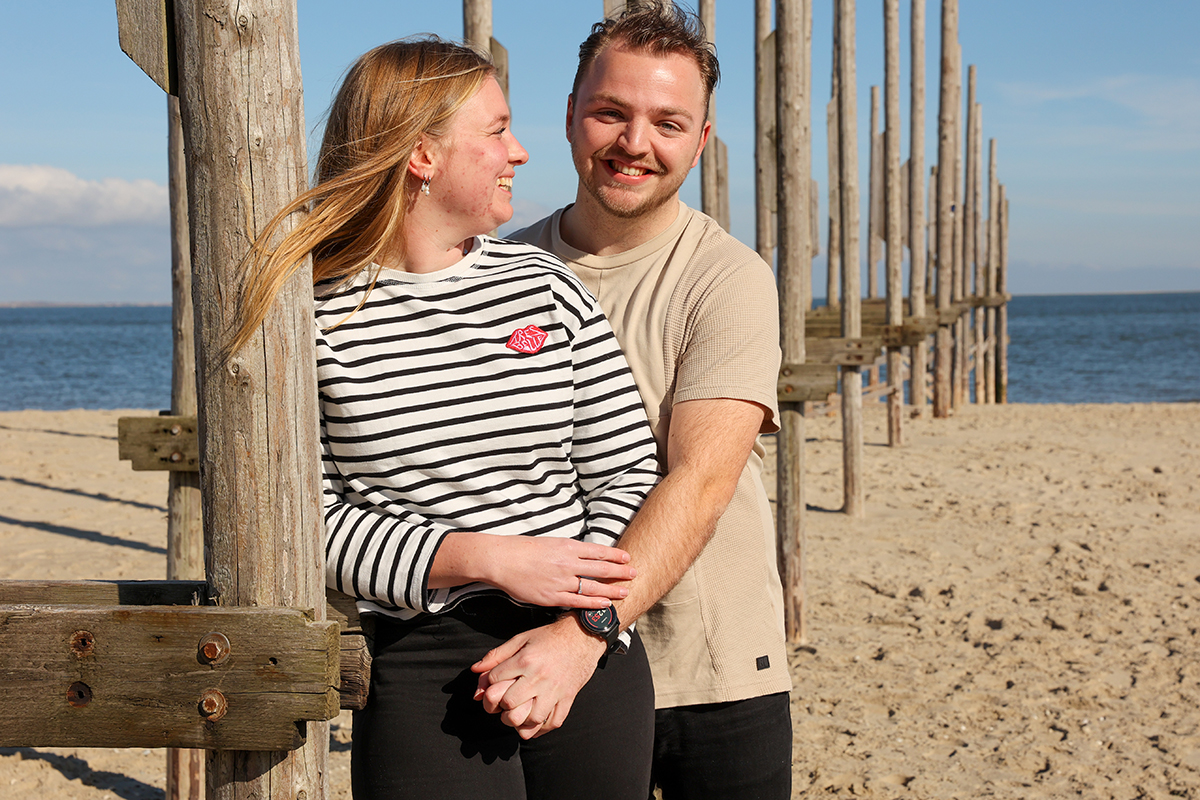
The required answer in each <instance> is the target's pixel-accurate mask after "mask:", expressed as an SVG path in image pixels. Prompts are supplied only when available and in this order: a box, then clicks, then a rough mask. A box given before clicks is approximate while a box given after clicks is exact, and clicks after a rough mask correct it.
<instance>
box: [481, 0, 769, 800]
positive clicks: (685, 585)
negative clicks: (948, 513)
mask: <svg viewBox="0 0 1200 800" xmlns="http://www.w3.org/2000/svg"><path fill="white" fill-rule="evenodd" d="M718 74H719V67H718V64H717V59H716V55H715V53H714V52H713V49H712V47H711V46H710V45H709V44H708V43H707V41H706V39H705V36H704V31H703V27H702V26H701V25H700V23H699V21H698V20H697V19H696V18H695V17H694V15H690V14H685V13H684V12H681V11H679V10H678V9H676V8H675V7H674V6H673V5H671V4H669V3H668V4H665V5H663V6H659V5H657V4H655V5H650V6H647V5H646V4H641V5H639V6H638V7H637V8H635V9H631V10H630V11H628V12H626V13H625V14H623V15H622V16H621V17H620V18H619V19H617V20H607V21H605V22H604V23H599V24H597V25H596V26H594V27H593V32H592V35H591V36H590V37H589V38H588V39H587V40H586V41H585V42H584V44H583V46H582V47H581V48H580V63H579V69H578V72H577V74H576V77H575V85H574V88H573V90H572V93H571V96H570V97H569V98H568V101H567V139H568V140H569V141H570V143H571V152H572V157H573V159H574V162H575V168H576V171H577V172H578V173H579V187H578V190H577V194H576V200H575V203H574V204H573V205H570V206H568V207H567V208H565V209H562V210H560V211H558V212H556V213H554V214H553V215H551V216H550V217H548V218H546V219H544V220H542V221H541V222H538V223H537V224H535V225H533V226H531V227H530V228H527V229H526V230H524V231H521V232H520V233H518V234H517V235H516V237H515V238H519V239H523V240H525V241H528V242H532V243H534V244H537V245H539V246H541V247H543V248H545V249H547V250H549V251H551V252H553V253H555V254H556V255H558V256H559V257H560V258H562V259H563V260H564V261H566V262H567V264H569V265H570V266H571V267H572V269H573V270H574V271H575V272H576V274H578V275H579V277H580V278H581V279H582V280H583V281H584V283H585V284H587V286H588V288H590V289H591V290H592V292H593V293H594V294H596V296H597V297H598V298H599V300H600V304H601V306H602V307H603V308H604V310H605V312H606V313H607V314H608V317H609V321H610V322H611V323H612V326H613V328H614V330H615V331H616V334H617V338H618V339H619V340H620V342H621V345H622V347H623V348H624V350H625V353H626V357H627V358H628V359H629V362H630V367H631V369H632V371H633V374H634V378H635V380H636V382H637V385H638V389H639V391H640V393H641V395H642V400H643V403H644V405H645V408H646V413H647V415H648V417H649V419H650V424H651V427H652V429H653V431H654V435H655V438H656V440H657V442H658V447H659V458H660V461H661V462H662V465H663V467H664V471H665V473H666V477H665V478H664V480H663V481H662V483H661V484H660V485H659V486H658V487H657V488H656V489H655V490H654V491H653V492H652V493H651V495H650V497H649V498H648V499H647V501H646V503H645V505H644V506H643V508H642V510H641V511H640V512H639V514H638V516H637V517H636V519H635V520H634V522H633V524H631V525H630V527H629V529H628V530H627V532H626V534H625V536H624V537H623V538H622V540H621V543H620V546H621V547H622V548H623V549H625V550H627V551H629V553H630V554H631V555H632V556H633V559H632V564H633V565H634V566H635V567H636V568H637V570H638V577H637V578H636V580H634V581H632V582H631V583H629V584H628V588H629V595H628V597H627V598H626V599H624V600H622V601H619V602H617V603H615V604H614V608H615V610H616V613H617V615H618V617H619V619H620V625H621V626H622V627H625V626H628V625H629V624H630V623H632V622H633V621H634V620H635V619H637V620H638V627H637V629H638V631H639V633H640V634H641V636H642V638H643V640H644V642H645V646H646V650H647V652H648V654H649V657H650V664H651V669H652V671H653V676H654V683H655V695H656V698H655V699H656V703H655V704H656V707H657V711H656V730H655V763H654V779H655V781H656V783H657V784H658V785H659V786H660V787H661V788H662V789H663V796H664V797H666V798H669V799H670V798H678V797H682V798H781V799H782V798H788V797H790V794H791V739H792V736H791V714H790V710H789V702H788V693H789V691H790V689H791V678H790V674H789V671H788V664H787V658H786V651H785V647H784V632H783V600H782V589H781V587H780V582H779V576H778V573H777V570H776V566H775V563H776V555H775V536H774V526H773V522H772V517H771V511H770V507H769V505H768V501H767V497H766V492H765V490H764V488H763V485H762V480H761V469H762V461H761V458H762V448H761V447H760V445H759V444H758V438H757V437H758V434H759V433H770V432H774V431H776V430H778V426H777V424H776V422H775V417H776V414H777V402H776V388H775V387H776V380H777V374H778V369H779V359H780V354H779V334H778V306H777V299H776V290H775V283H774V278H773V276H772V274H771V270H770V268H769V267H768V266H767V265H766V264H764V263H763V262H762V260H761V259H759V258H758V256H757V255H756V254H755V253H754V252H753V251H752V250H750V249H749V248H747V247H745V246H744V245H742V244H740V243H739V242H737V241H736V240H734V239H733V238H732V237H731V236H729V235H728V234H727V233H726V232H725V231H723V230H722V229H721V228H720V226H718V225H717V224H716V223H715V222H714V221H713V220H711V219H709V218H708V217H706V216H704V215H703V214H700V213H698V212H696V211H693V210H691V209H689V208H687V207H686V206H684V205H683V204H682V203H681V202H680V200H679V187H680V185H681V184H682V183H683V181H684V178H686V177H687V174H688V172H689V171H690V170H691V169H692V168H693V167H695V166H696V164H697V163H698V161H699V159H700V153H701V151H702V150H703V148H704V145H705V142H706V141H707V139H708V135H709V130H710V128H711V124H710V123H709V122H708V121H707V115H708V102H709V98H710V97H711V95H712V90H713V87H714V86H715V84H716V81H717V78H718ZM710 537H711V538H710ZM693 562H694V563H693ZM581 585H582V584H581ZM660 598H661V599H660ZM604 652H605V642H604V641H603V640H602V639H601V638H600V637H598V636H595V635H591V634H589V632H588V631H586V630H584V628H583V625H582V624H581V623H579V622H578V621H577V620H576V617H575V615H567V616H565V617H563V618H562V619H560V620H559V621H558V622H557V623H555V624H554V625H550V626H547V627H545V628H540V629H536V630H534V631H530V632H528V633H526V634H522V635H521V636H518V637H516V638H514V639H513V640H512V641H510V642H509V643H507V644H506V645H504V646H503V647H501V648H498V649H497V650H495V651H493V652H492V653H489V654H488V655H487V656H486V657H485V658H484V659H483V660H482V661H481V662H480V663H479V664H477V665H476V666H475V669H476V671H477V672H481V673H483V677H482V679H481V681H480V686H481V692H480V695H479V696H480V697H481V699H483V701H484V704H485V706H486V707H488V709H489V710H494V711H499V712H502V718H503V719H504V720H505V722H507V723H508V724H510V725H513V726H514V727H517V728H518V730H519V731H520V732H521V734H522V736H525V737H527V738H528V737H531V736H536V735H540V733H544V732H546V731H547V730H550V729H553V728H556V727H558V726H560V725H561V724H562V722H563V720H564V719H565V718H566V715H567V712H568V711H569V710H570V704H571V700H572V698H573V697H574V694H575V692H577V691H578V688H579V686H581V685H582V684H583V683H584V682H586V680H587V678H588V676H589V675H590V674H591V672H592V670H593V669H594V668H595V665H596V660H597V658H599V657H600V656H602V655H603V654H604ZM612 657H613V658H620V656H619V655H613V656H612ZM569 727H570V726H568V728H569ZM563 733H566V729H564V731H563Z"/></svg>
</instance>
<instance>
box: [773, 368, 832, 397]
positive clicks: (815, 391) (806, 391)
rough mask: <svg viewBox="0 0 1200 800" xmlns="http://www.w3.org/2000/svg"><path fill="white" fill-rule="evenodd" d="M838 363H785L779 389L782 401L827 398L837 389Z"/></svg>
mask: <svg viewBox="0 0 1200 800" xmlns="http://www.w3.org/2000/svg"><path fill="white" fill-rule="evenodd" d="M837 376H838V368H837V365H836V364H784V365H783V366H781V367H780V368H779V383H778V386H777V391H778V393H779V395H778V396H779V402H781V403H802V402H805V401H809V400H825V399H827V398H828V397H829V395H831V394H833V393H834V392H836V391H837Z"/></svg>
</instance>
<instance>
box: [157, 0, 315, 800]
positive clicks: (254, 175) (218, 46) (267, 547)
mask: <svg viewBox="0 0 1200 800" xmlns="http://www.w3.org/2000/svg"><path fill="white" fill-rule="evenodd" d="M174 5H175V30H176V35H177V39H176V41H177V53H178V57H179V66H180V98H179V101H180V110H181V112H182V117H183V131H184V139H185V147H186V152H187V160H188V181H187V183H188V186H187V189H188V216H189V219H190V228H191V254H192V273H193V289H192V298H193V301H194V303H195V314H196V361H197V367H198V372H197V386H198V390H199V391H198V395H199V428H200V431H199V433H200V453H201V472H200V475H201V486H202V489H203V498H204V501H203V505H204V509H203V516H204V526H205V531H204V533H205V545H206V550H207V566H208V570H207V577H208V584H209V594H210V596H211V597H212V598H214V599H215V600H216V602H217V603H218V604H219V605H221V606H289V607H293V608H302V609H312V615H313V618H314V619H318V620H321V619H324V617H325V602H324V582H325V581H324V551H325V547H324V530H323V526H322V520H321V500H320V498H321V485H320V481H321V479H320V443H319V438H318V422H317V417H318V414H317V391H316V359H315V351H314V343H313V307H312V271H311V268H310V267H309V266H308V265H307V264H305V265H304V266H302V268H301V269H300V270H299V271H298V272H297V274H296V275H295V276H294V277H293V278H292V279H291V280H290V281H289V282H288V283H287V284H286V285H285V287H284V289H283V291H282V292H281V293H280V295H279V299H278V300H277V302H276V303H275V305H274V306H273V307H272V309H271V311H270V312H269V313H268V315H267V318H266V319H265V320H264V322H263V324H262V326H261V328H260V331H259V332H258V333H257V334H256V335H255V337H254V338H253V339H252V340H251V342H250V343H249V344H248V345H247V346H246V347H245V348H243V349H242V350H241V351H240V352H238V353H237V354H235V355H234V356H232V357H231V358H229V359H228V360H224V359H222V357H221V345H222V344H223V343H224V338H223V337H225V336H226V335H227V332H228V331H229V330H230V328H231V327H232V326H231V322H232V320H233V317H234V313H235V310H236V309H235V305H234V303H235V298H236V295H237V289H238V287H239V286H240V285H241V284H242V281H243V275H242V273H241V262H242V259H243V257H244V255H245V254H246V251H247V248H248V247H249V244H250V242H251V241H253V240H254V238H255V237H256V236H257V234H258V232H259V231H260V230H261V229H262V227H263V226H264V225H265V224H266V223H267V221H268V220H269V219H270V218H271V216H272V215H273V214H274V213H275V212H276V211H277V210H278V209H279V208H281V207H282V206H283V205H284V204H285V203H286V202H288V201H289V200H291V199H292V198H293V197H295V196H296V195H297V194H299V193H300V192H301V191H303V190H304V189H305V187H306V185H307V173H308V170H307V165H306V159H305V151H304V148H305V141H306V135H305V134H306V131H305V129H304V105H303V96H302V90H301V80H300V57H299V50H298V47H297V35H296V4H295V0H260V2H258V3H257V4H256V5H255V7H254V10H253V13H251V11H250V10H249V9H247V8H245V7H241V6H229V5H224V4H218V3H212V2H208V1H207V0H175V4H174ZM305 727H306V729H307V742H306V743H305V744H304V745H303V746H301V747H300V748H299V749H297V750H295V751H291V752H247V751H214V752H212V753H210V754H209V757H208V780H209V786H208V793H209V797H211V798H217V799H218V800H225V799H226V798H228V799H229V800H233V798H235V797H237V798H242V797H260V798H264V800H266V798H284V797H286V798H298V797H307V798H310V800H318V799H319V798H324V797H325V775H326V766H325V765H326V760H327V755H328V746H329V732H328V731H329V729H328V724H327V723H308V724H307V725H306V726H305Z"/></svg>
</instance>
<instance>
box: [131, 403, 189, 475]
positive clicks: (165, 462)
mask: <svg viewBox="0 0 1200 800" xmlns="http://www.w3.org/2000/svg"><path fill="white" fill-rule="evenodd" d="M196 430H197V426H196V418H195V417H194V416H190V417H166V416H162V417H121V418H120V419H118V420H117V454H118V456H119V457H120V458H121V459H123V460H126V461H130V462H132V465H133V468H134V469H135V470H173V471H180V472H197V471H199V469H200V444H199V439H198V438H197V436H196Z"/></svg>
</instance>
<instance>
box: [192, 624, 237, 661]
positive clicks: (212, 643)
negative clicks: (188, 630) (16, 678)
mask: <svg viewBox="0 0 1200 800" xmlns="http://www.w3.org/2000/svg"><path fill="white" fill-rule="evenodd" d="M198 649H199V652H198V654H197V657H198V658H199V659H200V661H201V663H204V664H211V665H212V666H216V665H217V664H220V663H221V662H222V661H224V660H225V659H227V658H229V653H230V652H231V650H232V648H231V646H230V644H229V639H228V638H227V637H226V636H225V634H223V633H218V632H216V631H213V632H212V633H206V634H205V635H204V636H202V637H201V638H200V645H199V648H198Z"/></svg>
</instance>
